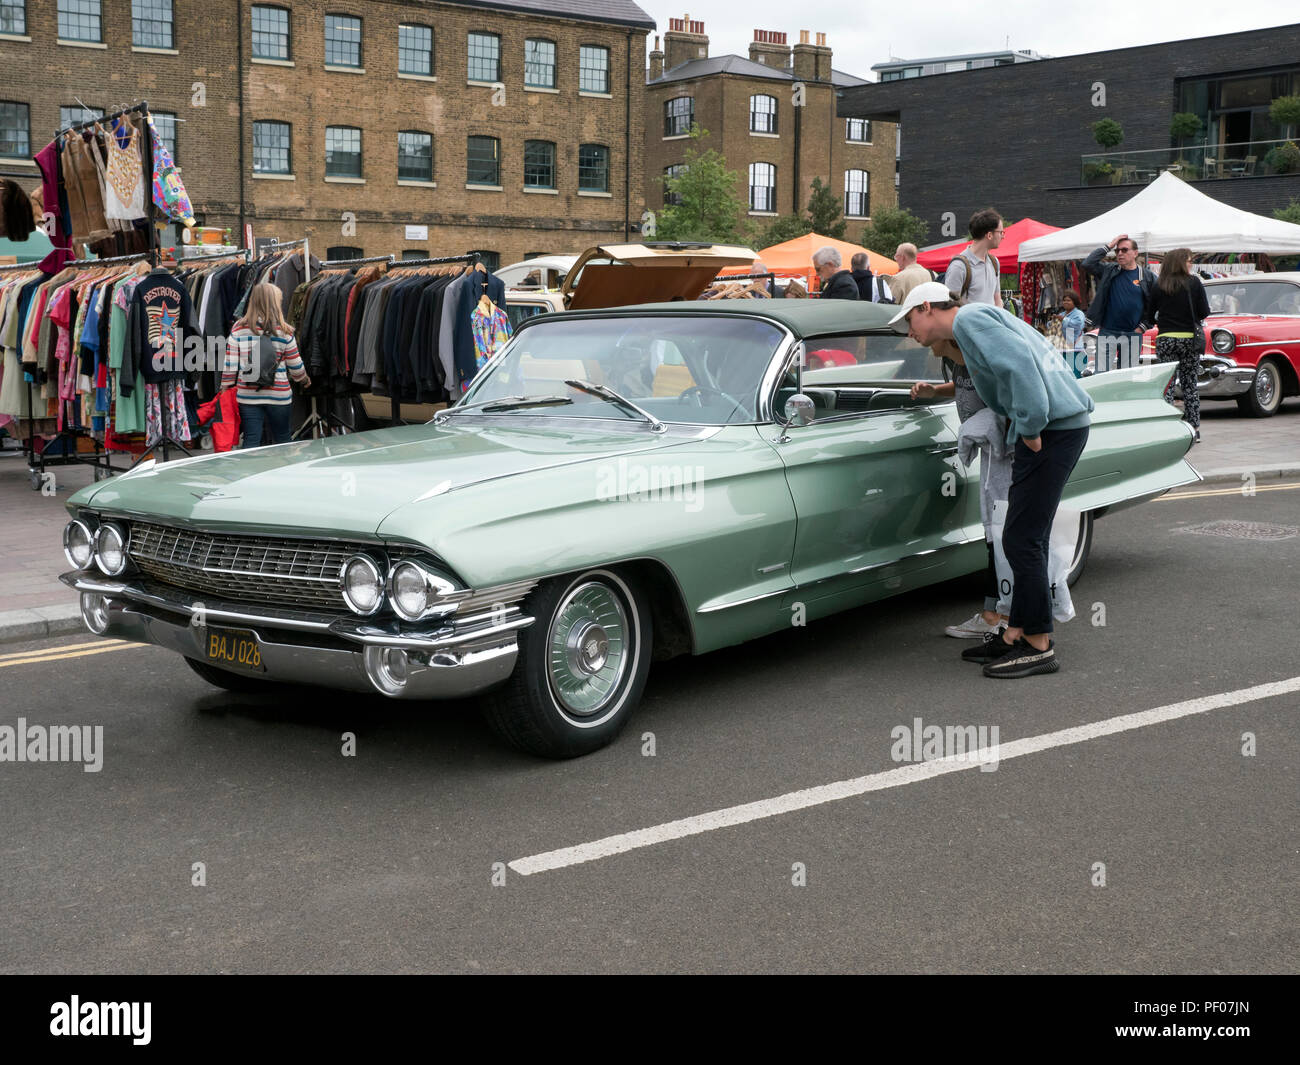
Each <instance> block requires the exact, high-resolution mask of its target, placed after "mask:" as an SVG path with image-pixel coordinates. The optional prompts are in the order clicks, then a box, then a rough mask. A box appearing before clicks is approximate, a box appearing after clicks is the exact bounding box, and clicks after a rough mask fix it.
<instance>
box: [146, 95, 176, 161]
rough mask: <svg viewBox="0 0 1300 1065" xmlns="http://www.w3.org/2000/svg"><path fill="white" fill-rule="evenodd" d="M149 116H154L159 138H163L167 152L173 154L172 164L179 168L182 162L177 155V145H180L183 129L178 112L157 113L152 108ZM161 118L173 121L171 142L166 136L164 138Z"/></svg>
mask: <svg viewBox="0 0 1300 1065" xmlns="http://www.w3.org/2000/svg"><path fill="white" fill-rule="evenodd" d="M149 114H150V115H152V116H153V123H154V126H155V127H156V128H157V129H158V136H159V137H160V138H162V142H163V144H164V145H165V146H166V147H167V150H168V151H169V152H170V153H171V157H172V162H173V163H175V164H176V166H177V167H179V166H180V160H179V156H178V155H177V144H178V143H179V139H180V129H181V127H180V122H179V121H177V119H178V116H177V114H176V112H175V111H155V110H153V109H152V108H150V110H149ZM159 118H162V119H164V120H166V119H170V120H171V130H172V136H171V140H170V141H169V140H168V139H167V138H166V137H165V136H163V131H162V127H161V126H159V125H158V119H159Z"/></svg>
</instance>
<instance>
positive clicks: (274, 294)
mask: <svg viewBox="0 0 1300 1065" xmlns="http://www.w3.org/2000/svg"><path fill="white" fill-rule="evenodd" d="M283 298H284V296H283V293H281V291H280V290H279V289H278V288H276V287H275V286H274V285H272V284H270V283H269V282H266V281H263V282H261V283H260V284H258V285H256V286H254V288H253V293H252V295H251V296H249V298H248V309H247V310H246V311H245V313H244V317H242V318H241V319H239V321H237V322H236V323H235V328H234V330H233V331H232V332H231V334H230V338H229V339H228V340H227V341H226V361H225V365H224V366H223V367H222V372H221V387H222V388H229V387H231V386H232V385H237V386H238V389H239V390H238V392H237V393H236V398H237V400H238V402H239V420H240V424H241V426H242V427H243V431H244V443H243V446H244V447H246V448H249V447H258V446H260V445H261V443H262V430H263V427H265V428H268V429H270V431H271V442H272V443H275V444H285V443H288V441H289V413H290V409H291V407H292V404H293V390H292V389H291V388H290V387H289V378H290V377H292V378H293V379H294V380H295V381H299V382H301V383H302V384H303V385H304V386H307V385H310V384H311V381H310V380H309V379H308V377H307V370H306V368H305V367H304V366H303V364H302V358H301V356H300V355H299V354H298V345H297V343H296V342H295V341H294V338H293V327H292V326H291V325H289V323H288V322H286V321H285V320H284V312H283V311H282V309H281V301H282V299H283ZM272 366H274V370H272V369H271V367H272Z"/></svg>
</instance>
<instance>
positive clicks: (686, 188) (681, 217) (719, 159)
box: [654, 126, 746, 244]
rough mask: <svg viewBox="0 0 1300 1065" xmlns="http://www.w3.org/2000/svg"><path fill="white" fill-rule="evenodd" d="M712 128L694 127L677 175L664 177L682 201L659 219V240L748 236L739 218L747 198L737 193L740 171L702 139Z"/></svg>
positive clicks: (724, 239)
mask: <svg viewBox="0 0 1300 1065" xmlns="http://www.w3.org/2000/svg"><path fill="white" fill-rule="evenodd" d="M708 135H709V131H708V130H706V129H701V128H700V127H699V126H691V144H690V147H688V148H687V149H686V154H685V158H684V159H683V163H684V167H683V170H682V172H681V173H680V174H679V175H678V176H677V177H671V178H661V179H660V180H661V181H663V184H664V190H665V193H667V194H669V195H671V196H673V197H675V198H676V200H677V201H678V202H677V203H675V204H673V205H672V206H670V207H665V208H664V209H663V210H662V211H661V212H660V213H659V217H658V218H657V219H656V223H655V233H654V238H655V239H656V240H711V241H717V242H719V243H723V244H734V243H737V242H738V241H740V240H743V239H745V236H746V230H744V229H742V227H741V225H740V223H739V219H740V218H742V217H743V216H744V215H745V212H746V206H745V201H744V200H742V199H741V198H740V197H739V196H738V195H736V190H737V189H738V188H739V187H740V174H739V173H737V172H736V171H735V170H728V169H727V160H726V159H725V158H723V156H722V154H721V153H720V152H717V151H714V150H713V149H712V148H709V149H705V148H704V147H703V146H702V145H701V142H702V141H703V140H704V138H705V137H707V136H708Z"/></svg>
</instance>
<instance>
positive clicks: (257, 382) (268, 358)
mask: <svg viewBox="0 0 1300 1065" xmlns="http://www.w3.org/2000/svg"><path fill="white" fill-rule="evenodd" d="M279 369H280V356H279V353H278V352H277V351H276V350H275V339H274V338H273V337H272V336H271V335H270V334H269V333H262V334H261V335H259V336H258V337H257V352H256V354H255V355H254V356H253V357H252V358H251V359H250V360H249V363H248V365H247V366H245V367H243V368H241V370H240V374H239V383H240V384H241V385H247V386H249V387H250V388H255V389H257V390H258V391H259V392H260V391H261V390H262V389H264V388H274V387H275V377H276V373H277V372H278V371H279Z"/></svg>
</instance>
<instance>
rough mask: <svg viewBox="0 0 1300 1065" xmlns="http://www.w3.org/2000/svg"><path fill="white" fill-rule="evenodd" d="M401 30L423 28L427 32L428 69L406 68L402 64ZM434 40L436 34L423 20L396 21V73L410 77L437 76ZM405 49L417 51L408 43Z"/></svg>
mask: <svg viewBox="0 0 1300 1065" xmlns="http://www.w3.org/2000/svg"><path fill="white" fill-rule="evenodd" d="M403 30H423V31H425V32H426V33H428V35H429V48H428V60H429V69H428V70H408V69H407V68H406V67H404V66H402V62H403V45H402V31H403ZM436 41H437V36H436V35H435V34H434V32H433V27H432V26H426V25H425V24H424V23H423V22H400V23H398V25H397V73H399V74H406V75H408V76H410V77H416V78H433V77H437V74H438V65H437V63H436V62H435V61H434V46H435V44H436ZM405 51H406V52H415V51H417V49H415V48H412V47H410V46H409V45H408V46H406V47H405Z"/></svg>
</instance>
